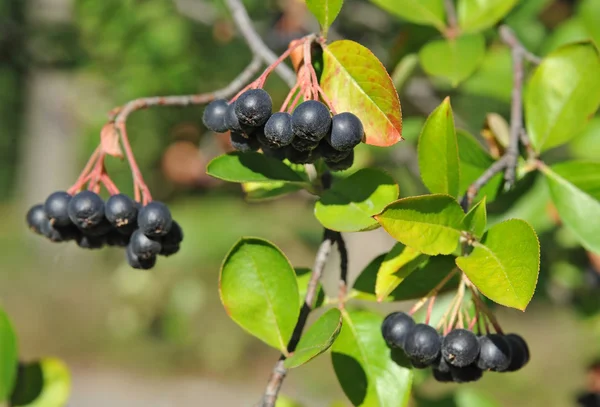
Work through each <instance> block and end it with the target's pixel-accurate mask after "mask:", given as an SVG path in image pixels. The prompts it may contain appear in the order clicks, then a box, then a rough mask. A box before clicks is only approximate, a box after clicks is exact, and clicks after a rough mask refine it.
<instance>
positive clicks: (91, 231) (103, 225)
mask: <svg viewBox="0 0 600 407" xmlns="http://www.w3.org/2000/svg"><path fill="white" fill-rule="evenodd" d="M112 230H114V229H113V226H112V225H111V224H110V222H109V221H108V220H106V218H104V219H102V221H101V222H100V223H98V224H97V225H94V226H92V227H89V228H87V229H82V230H81V231H82V233H83V234H84V235H86V236H95V237H98V236H105V235H107V234H108V233H109V232H111V231H112Z"/></svg>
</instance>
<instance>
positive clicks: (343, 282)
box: [335, 232, 348, 309]
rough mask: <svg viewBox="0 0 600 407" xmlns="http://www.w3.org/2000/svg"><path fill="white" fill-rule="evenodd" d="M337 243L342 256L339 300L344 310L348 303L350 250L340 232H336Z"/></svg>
mask: <svg viewBox="0 0 600 407" xmlns="http://www.w3.org/2000/svg"><path fill="white" fill-rule="evenodd" d="M335 243H336V246H337V249H338V252H339V254H340V281H339V291H338V300H339V307H340V308H341V309H343V308H344V306H345V303H346V295H347V294H348V249H347V247H346V241H345V240H344V237H343V236H342V234H341V233H340V232H335Z"/></svg>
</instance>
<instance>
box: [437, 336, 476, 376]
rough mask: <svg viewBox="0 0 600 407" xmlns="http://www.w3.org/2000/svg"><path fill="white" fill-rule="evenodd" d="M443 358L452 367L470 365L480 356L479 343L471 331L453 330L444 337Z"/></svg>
mask: <svg viewBox="0 0 600 407" xmlns="http://www.w3.org/2000/svg"><path fill="white" fill-rule="evenodd" d="M442 356H443V357H444V359H446V361H447V362H448V363H449V364H450V365H452V366H456V367H464V366H467V365H470V364H471V363H473V362H475V361H476V360H477V357H478V356H479V341H478V340H477V337H476V336H475V334H474V333H473V332H471V331H468V330H466V329H453V330H452V331H450V332H449V333H448V334H447V335H446V336H445V337H444V340H443V342H442Z"/></svg>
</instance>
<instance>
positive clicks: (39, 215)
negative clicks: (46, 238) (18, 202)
mask: <svg viewBox="0 0 600 407" xmlns="http://www.w3.org/2000/svg"><path fill="white" fill-rule="evenodd" d="M26 219H27V226H29V229H31V230H32V231H33V232H35V233H37V234H38V235H41V234H42V225H43V224H44V222H48V217H47V216H46V211H44V205H43V204H38V205H34V206H32V207H31V208H30V209H29V211H27V216H26Z"/></svg>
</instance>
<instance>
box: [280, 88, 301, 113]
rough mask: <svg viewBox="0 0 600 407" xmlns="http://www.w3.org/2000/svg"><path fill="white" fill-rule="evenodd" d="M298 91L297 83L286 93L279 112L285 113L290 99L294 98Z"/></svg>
mask: <svg viewBox="0 0 600 407" xmlns="http://www.w3.org/2000/svg"><path fill="white" fill-rule="evenodd" d="M298 89H300V85H299V84H298V83H297V84H295V85H294V87H293V88H292V89H291V90H290V92H289V93H288V95H287V97H286V98H285V100H284V101H283V104H282V105H281V109H279V111H280V112H285V110H286V109H287V107H288V104H289V103H290V101H291V100H292V97H293V96H294V94H295V93H296V92H298Z"/></svg>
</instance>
